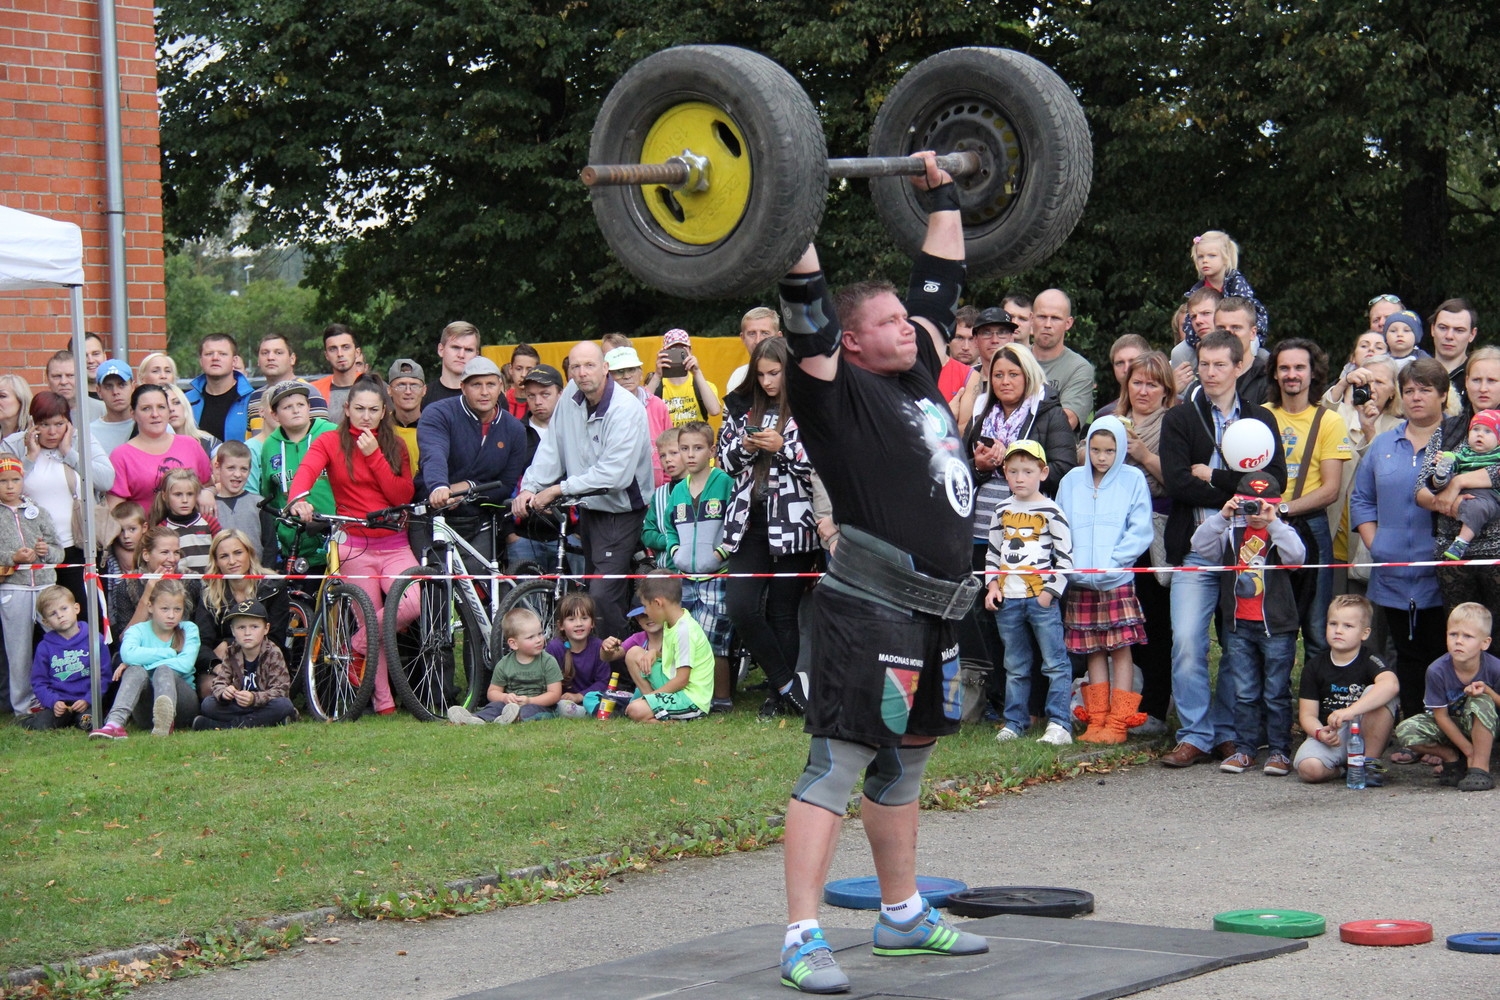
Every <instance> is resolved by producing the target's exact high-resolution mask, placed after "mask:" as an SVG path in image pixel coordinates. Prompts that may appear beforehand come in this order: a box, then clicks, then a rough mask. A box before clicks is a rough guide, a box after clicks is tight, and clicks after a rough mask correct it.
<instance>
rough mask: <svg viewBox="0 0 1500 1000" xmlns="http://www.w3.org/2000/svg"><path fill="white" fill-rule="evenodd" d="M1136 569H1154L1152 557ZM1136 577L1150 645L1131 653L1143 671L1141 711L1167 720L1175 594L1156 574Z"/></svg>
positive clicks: (1140, 574) (1137, 592) (1146, 558)
mask: <svg viewBox="0 0 1500 1000" xmlns="http://www.w3.org/2000/svg"><path fill="white" fill-rule="evenodd" d="M1136 565H1137V566H1149V565H1151V554H1150V553H1149V552H1148V553H1147V554H1146V555H1144V556H1142V557H1141V558H1140V560H1139V561H1138V562H1136ZM1134 575H1135V596H1136V599H1137V600H1139V601H1140V602H1141V614H1142V615H1144V616H1145V619H1146V642H1145V643H1144V644H1143V645H1137V646H1132V647H1131V650H1130V651H1131V656H1132V658H1133V659H1134V660H1135V665H1136V666H1138V667H1140V668H1141V711H1142V712H1145V713H1146V714H1147V715H1151V716H1155V717H1156V718H1158V719H1165V718H1166V717H1167V703H1168V702H1169V701H1170V700H1171V697H1172V594H1171V591H1169V590H1168V589H1167V588H1166V587H1163V586H1162V585H1161V584H1160V583H1158V582H1157V580H1156V574H1154V573H1136V574H1134Z"/></svg>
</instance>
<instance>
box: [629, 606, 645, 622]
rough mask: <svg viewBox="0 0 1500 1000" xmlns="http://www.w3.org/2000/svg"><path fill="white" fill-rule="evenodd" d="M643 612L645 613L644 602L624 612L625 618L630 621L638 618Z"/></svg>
mask: <svg viewBox="0 0 1500 1000" xmlns="http://www.w3.org/2000/svg"><path fill="white" fill-rule="evenodd" d="M645 613H646V606H645V605H644V604H643V605H641V606H640V607H636V608H631V609H630V610H629V611H628V612H626V613H625V620H626V621H630V620H631V619H633V618H639V617H640V616H641V615H643V614H645Z"/></svg>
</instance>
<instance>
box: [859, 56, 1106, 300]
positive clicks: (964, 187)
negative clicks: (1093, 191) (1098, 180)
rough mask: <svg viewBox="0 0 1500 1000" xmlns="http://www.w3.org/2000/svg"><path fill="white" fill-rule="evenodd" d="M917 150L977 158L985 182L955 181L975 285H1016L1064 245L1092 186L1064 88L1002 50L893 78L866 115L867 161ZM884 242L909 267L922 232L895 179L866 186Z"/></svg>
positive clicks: (915, 209)
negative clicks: (1013, 279) (1014, 280)
mask: <svg viewBox="0 0 1500 1000" xmlns="http://www.w3.org/2000/svg"><path fill="white" fill-rule="evenodd" d="M924 149H935V150H936V151H937V152H939V153H951V152H956V151H958V150H960V149H972V150H975V151H978V152H980V155H981V156H982V157H983V158H984V161H985V166H986V168H987V172H985V173H981V174H979V175H976V176H973V177H970V178H964V179H960V180H959V182H958V185H959V201H960V204H961V206H962V210H963V216H964V248H965V252H966V255H967V260H968V265H969V273H970V274H971V275H973V276H976V277H978V276H985V275H1004V274H1015V273H1018V272H1020V271H1024V270H1026V269H1027V268H1030V267H1034V266H1036V265H1038V264H1041V263H1042V262H1043V261H1045V260H1046V259H1047V258H1048V257H1050V256H1052V254H1053V253H1054V252H1056V250H1057V248H1058V247H1060V246H1062V244H1063V241H1064V240H1066V239H1067V238H1068V234H1069V233H1071V232H1072V231H1073V227H1074V226H1075V225H1076V224H1077V223H1078V219H1079V217H1080V216H1081V215H1083V209H1084V205H1085V204H1087V202H1088V195H1089V184H1090V182H1091V181H1092V179H1093V165H1094V152H1093V145H1092V143H1091V140H1090V136H1089V128H1088V122H1087V121H1086V120H1085V118H1084V114H1083V108H1082V107H1081V106H1080V105H1079V103H1078V99H1077V97H1075V96H1074V94H1073V91H1072V89H1071V88H1070V87H1069V86H1068V85H1067V83H1065V82H1064V81H1063V79H1062V78H1061V77H1059V76H1058V75H1057V74H1056V73H1054V72H1053V71H1052V70H1051V69H1050V68H1048V67H1047V66H1046V65H1044V64H1042V63H1040V62H1038V61H1037V60H1035V59H1033V58H1031V57H1030V56H1027V55H1023V54H1022V53H1020V52H1013V51H1011V50H1010V49H992V48H959V49H949V50H948V51H946V52H940V53H938V54H937V55H934V56H931V57H930V58H927V59H924V60H922V61H921V62H920V63H918V64H917V65H916V66H914V67H912V69H911V70H910V71H909V72H908V73H907V74H906V75H905V76H904V77H902V78H901V81H900V82H899V83H898V84H896V86H895V88H894V89H893V90H892V91H891V93H890V96H889V97H887V98H886V100H885V103H884V104H882V105H881V108H880V112H879V113H878V114H877V115H876V116H875V127H874V129H873V130H872V132H871V137H870V155H871V156H910V155H911V154H913V153H916V152H920V151H921V150H924ZM870 189H871V190H870V194H871V197H872V198H873V199H874V202H875V211H876V214H877V215H878V216H879V217H880V220H881V223H882V225H884V226H885V229H886V232H888V233H889V234H890V236H891V238H892V239H894V240H895V241H896V244H897V246H899V247H900V248H901V249H902V250H903V251H905V252H906V253H908V254H910V255H912V256H916V254H917V253H918V251H919V250H920V249H921V246H922V241H923V239H924V238H925V236H926V233H927V215H928V213H927V209H926V207H925V206H924V204H923V202H924V200H925V198H926V196H925V194H923V193H921V192H918V191H917V189H916V188H914V187H913V186H912V185H911V183H910V182H909V181H908V180H907V179H906V178H905V177H882V178H877V179H874V180H872V181H870Z"/></svg>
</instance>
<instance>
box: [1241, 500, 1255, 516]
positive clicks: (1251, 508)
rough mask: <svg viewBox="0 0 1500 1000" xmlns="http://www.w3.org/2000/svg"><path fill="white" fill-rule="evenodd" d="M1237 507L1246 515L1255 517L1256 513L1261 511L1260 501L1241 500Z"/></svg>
mask: <svg viewBox="0 0 1500 1000" xmlns="http://www.w3.org/2000/svg"><path fill="white" fill-rule="evenodd" d="M1236 509H1237V510H1238V511H1239V512H1240V513H1241V514H1242V515H1244V516H1245V517H1254V516H1255V515H1256V514H1259V513H1260V501H1259V500H1241V501H1240V503H1239V506H1238V507H1237V508H1236Z"/></svg>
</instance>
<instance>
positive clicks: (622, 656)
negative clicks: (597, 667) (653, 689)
mask: <svg viewBox="0 0 1500 1000" xmlns="http://www.w3.org/2000/svg"><path fill="white" fill-rule="evenodd" d="M625 617H626V619H628V620H629V621H631V622H634V623H635V625H636V627H638V628H639V629H640V631H639V632H636V633H635V634H634V635H631V636H630V637H629V638H627V639H625V640H624V641H623V642H622V641H620V640H619V639H616V638H615V637H614V636H610V637H609V638H607V639H605V640H604V643H603V645H602V646H601V648H600V650H599V655H600V656H601V657H602V658H603V660H604V662H606V663H617V662H619V661H620V660H624V661H625V671H624V672H625V675H626V677H628V678H629V679H628V681H627V680H626V679H625V678H621V683H620V686H621V687H622V688H624V689H626V690H629V686H630V685H632V684H633V685H634V686H635V687H637V688H639V687H640V685H641V682H642V681H643V680H649V679H651V678H652V677H653V676H654V677H655V678H656V680H655V683H656V684H658V685H659V684H665V683H666V677H665V675H663V674H662V673H661V637H662V625H661V622H657V621H652V620H651V619H650V618H649V617H647V615H646V609H645V608H643V607H637V608H632V609H631V611H630V613H629V614H628V615H626V616H625Z"/></svg>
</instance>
